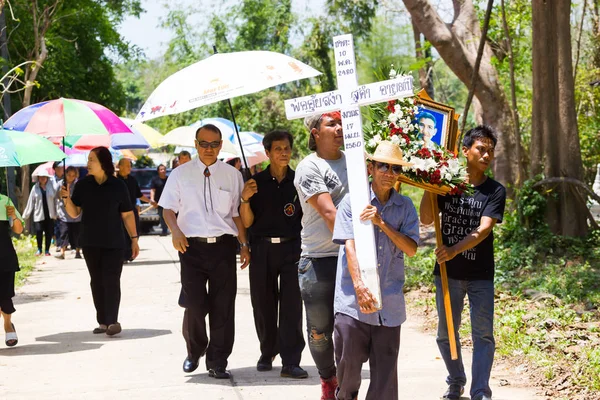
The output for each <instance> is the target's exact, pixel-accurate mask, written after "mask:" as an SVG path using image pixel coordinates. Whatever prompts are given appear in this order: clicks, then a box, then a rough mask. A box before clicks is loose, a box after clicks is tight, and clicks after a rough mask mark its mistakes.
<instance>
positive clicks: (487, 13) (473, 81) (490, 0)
mask: <svg viewBox="0 0 600 400" xmlns="http://www.w3.org/2000/svg"><path fill="white" fill-rule="evenodd" d="M493 7H494V0H488V5H487V10H486V11H485V19H484V21H483V30H482V32H481V39H480V40H479V49H478V50H477V58H476V59H475V67H473V72H472V73H471V88H470V89H469V96H468V97H467V103H466V104H465V110H464V112H463V116H462V124H461V127H460V131H461V132H462V134H461V136H462V135H464V132H465V126H466V124H467V116H468V115H469V108H471V102H472V101H473V96H474V95H475V85H477V78H478V77H479V66H480V65H481V57H483V49H484V48H485V37H486V36H487V31H488V28H489V26H490V17H491V16H492V8H493ZM461 141H462V137H461Z"/></svg>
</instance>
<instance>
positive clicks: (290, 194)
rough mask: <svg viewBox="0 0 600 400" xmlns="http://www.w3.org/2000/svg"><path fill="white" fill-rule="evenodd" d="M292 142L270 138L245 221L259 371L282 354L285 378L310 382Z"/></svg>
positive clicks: (243, 210) (280, 134)
mask: <svg viewBox="0 0 600 400" xmlns="http://www.w3.org/2000/svg"><path fill="white" fill-rule="evenodd" d="M293 143H294V140H293V138H292V135H290V134H289V133H288V132H284V131H274V132H270V133H268V134H267V135H265V137H264V139H263V146H264V147H265V151H266V153H267V156H268V157H269V161H270V162H271V163H270V165H269V167H268V168H267V169H265V170H264V171H262V172H259V173H258V174H256V175H254V176H253V177H252V179H250V180H249V181H248V182H246V184H245V186H244V190H243V191H242V198H241V206H240V216H241V217H242V222H243V223H244V226H245V227H246V228H250V233H251V237H252V242H251V254H252V261H251V267H250V296H251V298H252V307H253V308H254V324H255V325H256V333H257V334H258V339H259V341H260V351H261V356H260V359H259V360H258V363H257V365H256V369H257V370H259V371H269V370H271V368H272V362H273V359H274V358H275V356H276V355H277V354H278V353H280V354H281V360H282V364H283V368H282V369H281V376H282V377H287V378H306V377H307V376H308V374H307V373H306V371H305V370H303V369H302V368H300V358H301V355H302V350H303V349H304V345H305V342H304V337H303V335H302V297H301V296H300V288H299V286H298V266H297V264H298V260H299V259H300V251H301V250H300V231H301V230H302V225H301V221H302V208H301V206H300V201H299V199H298V193H297V192H296V188H295V187H294V171H293V170H292V169H291V168H289V167H288V164H289V162H290V157H291V155H292V146H293ZM277 278H279V285H278V279H277ZM278 302H279V304H278ZM278 309H279V329H278V328H277V311H278Z"/></svg>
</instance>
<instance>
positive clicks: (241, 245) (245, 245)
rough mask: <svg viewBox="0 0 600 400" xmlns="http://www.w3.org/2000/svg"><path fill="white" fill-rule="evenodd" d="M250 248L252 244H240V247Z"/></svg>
mask: <svg viewBox="0 0 600 400" xmlns="http://www.w3.org/2000/svg"><path fill="white" fill-rule="evenodd" d="M248 246H250V243H248V242H243V243H242V242H240V247H248Z"/></svg>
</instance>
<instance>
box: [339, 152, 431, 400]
mask: <svg viewBox="0 0 600 400" xmlns="http://www.w3.org/2000/svg"><path fill="white" fill-rule="evenodd" d="M369 158H370V161H369V163H368V164H367V170H368V172H369V175H370V176H371V177H372V184H371V185H370V190H369V198H370V200H371V202H370V204H369V205H367V207H365V209H364V210H363V211H362V212H361V214H360V216H359V218H360V220H361V221H371V222H372V223H373V227H374V232H375V243H376V252H377V261H376V262H377V274H378V278H379V279H378V280H377V282H378V284H379V291H380V293H381V304H379V303H378V301H377V300H376V298H375V296H374V293H372V292H371V291H370V290H369V288H368V287H367V286H366V285H365V282H364V281H363V277H362V276H361V268H360V267H361V266H360V265H359V263H358V259H357V257H356V245H355V237H354V229H353V227H352V218H353V215H352V208H351V205H350V196H349V195H347V196H346V197H345V198H344V200H342V202H341V203H340V205H339V207H338V212H337V215H336V218H335V229H334V231H333V240H334V242H336V243H339V244H341V245H343V246H341V247H340V256H339V258H338V265H337V276H336V285H335V325H334V343H335V358H336V363H337V377H338V385H339V388H338V391H337V393H336V399H337V400H354V399H356V398H358V391H359V389H360V384H361V382H360V381H361V370H362V365H363V363H364V362H366V360H369V366H370V368H369V370H370V375H371V383H370V385H369V390H368V392H367V396H366V398H367V399H368V400H397V399H398V353H399V351H400V327H401V324H402V323H403V322H404V321H405V320H406V310H405V306H404V293H403V291H402V289H403V287H404V254H406V255H407V256H409V257H412V256H414V255H415V254H416V252H417V244H418V242H419V217H418V216H417V210H416V209H415V206H414V205H413V203H412V201H411V200H410V199H409V198H408V197H406V196H402V195H400V194H399V193H398V192H396V190H394V184H395V183H396V181H397V180H398V175H399V174H400V173H401V172H402V166H410V165H411V164H409V163H407V162H406V161H404V160H403V159H402V151H401V150H400V148H399V147H398V145H395V144H393V143H391V142H387V141H384V142H381V143H380V144H379V145H378V146H377V149H376V150H375V153H374V154H373V155H372V156H370V157H369ZM354 218H356V217H354Z"/></svg>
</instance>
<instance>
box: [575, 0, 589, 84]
mask: <svg viewBox="0 0 600 400" xmlns="http://www.w3.org/2000/svg"><path fill="white" fill-rule="evenodd" d="M586 8H587V0H583V10H582V11H581V22H580V23H579V34H578V35H577V51H576V52H575V67H574V68H573V82H577V67H578V66H579V52H580V51H581V34H582V33H583V22H584V21H585V11H586Z"/></svg>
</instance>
